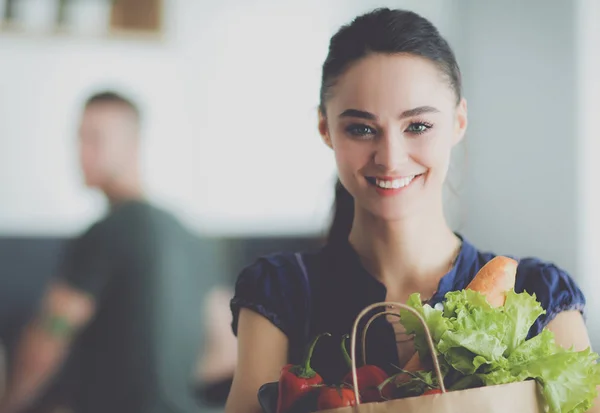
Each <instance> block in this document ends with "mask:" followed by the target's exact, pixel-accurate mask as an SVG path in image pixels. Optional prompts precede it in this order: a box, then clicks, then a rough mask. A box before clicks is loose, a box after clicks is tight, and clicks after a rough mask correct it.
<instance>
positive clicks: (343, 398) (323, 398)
mask: <svg viewBox="0 0 600 413" xmlns="http://www.w3.org/2000/svg"><path fill="white" fill-rule="evenodd" d="M354 405H356V400H355V398H354V391H353V390H352V389H350V388H348V387H344V386H334V387H323V388H321V391H320V393H319V399H318V400H317V409H319V410H326V409H336V408H338V407H347V406H354Z"/></svg>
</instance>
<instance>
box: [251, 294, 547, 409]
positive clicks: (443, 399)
mask: <svg viewBox="0 0 600 413" xmlns="http://www.w3.org/2000/svg"><path fill="white" fill-rule="evenodd" d="M392 307H397V308H402V309H405V310H407V311H410V312H411V313H412V314H414V315H415V316H416V317H417V318H418V319H419V321H420V322H421V323H422V324H423V326H424V330H425V335H426V339H427V344H428V346H429V349H430V351H431V354H436V353H435V347H434V344H433V339H432V338H431V333H430V332H429V328H428V327H427V324H426V323H425V320H424V319H423V317H421V315H420V314H419V313H418V311H416V310H414V309H413V308H411V307H408V306H406V305H404V304H401V303H393V302H382V303H376V304H373V305H370V306H368V307H367V308H365V309H364V310H363V311H362V312H361V313H360V314H359V315H358V317H357V318H356V321H355V322H354V326H353V328H352V334H351V356H350V358H351V360H352V376H353V389H354V397H355V403H356V406H352V407H342V408H338V409H329V410H319V413H320V412H327V413H333V412H335V413H543V412H545V407H546V403H545V401H544V398H543V396H542V393H541V391H540V388H539V385H538V383H537V382H536V381H533V380H529V381H523V382H519V383H511V384H502V385H496V386H486V387H479V388H475V389H468V390H456V391H451V392H448V391H446V389H445V387H444V382H443V379H442V373H441V370H440V365H439V361H438V360H437V358H436V357H433V358H432V362H433V371H434V373H435V374H436V376H437V378H438V382H439V383H440V390H441V391H442V393H441V394H431V395H427V396H419V397H409V398H404V399H396V400H390V401H386V402H379V403H360V397H359V394H358V386H357V385H356V382H357V373H356V347H357V346H356V340H357V331H358V325H359V322H360V321H361V319H362V318H364V317H365V316H366V315H367V314H368V313H369V312H371V311H372V310H373V309H376V308H386V309H389V308H392ZM385 315H393V316H400V314H398V313H395V312H391V311H389V310H384V311H381V312H379V313H376V314H375V315H373V316H372V317H371V318H370V319H369V320H368V321H367V323H366V324H365V327H364V330H363V332H362V337H361V339H362V345H363V346H362V349H363V354H362V356H363V360H362V361H363V364H367V363H366V360H365V354H366V351H364V350H365V345H366V333H367V330H368V328H369V326H370V325H371V323H372V322H373V321H374V320H375V319H376V318H377V317H380V316H385ZM311 395H312V397H307V398H304V399H303V400H301V401H300V402H299V403H297V404H296V405H294V406H292V409H291V411H289V412H286V413H309V412H314V411H316V400H312V399H316V394H311ZM277 397H278V394H277V383H267V384H265V385H264V386H263V387H262V388H261V390H260V391H259V394H258V398H259V401H260V404H261V406H262V408H263V411H264V412H265V413H275V411H276V405H277Z"/></svg>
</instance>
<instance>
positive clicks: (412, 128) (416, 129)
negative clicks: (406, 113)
mask: <svg viewBox="0 0 600 413" xmlns="http://www.w3.org/2000/svg"><path fill="white" fill-rule="evenodd" d="M432 126H433V125H431V124H428V123H424V122H414V123H411V124H410V125H408V128H406V130H407V131H408V132H410V133H415V134H417V135H420V134H422V133H425V132H427V131H428V130H429V129H431V127H432Z"/></svg>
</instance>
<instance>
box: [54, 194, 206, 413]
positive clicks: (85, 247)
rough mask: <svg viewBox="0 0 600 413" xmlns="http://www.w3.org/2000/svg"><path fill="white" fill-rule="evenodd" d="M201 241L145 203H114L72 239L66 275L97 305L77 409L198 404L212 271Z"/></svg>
mask: <svg viewBox="0 0 600 413" xmlns="http://www.w3.org/2000/svg"><path fill="white" fill-rule="evenodd" d="M199 246H200V243H199V238H197V237H195V236H193V235H192V234H190V233H189V232H188V231H187V230H186V229H185V228H184V227H183V226H182V225H181V224H180V223H179V222H178V221H177V220H176V219H175V218H174V217H173V216H172V215H170V214H169V213H167V212H165V211H163V210H160V209H158V208H156V207H153V206H151V205H150V204H148V203H145V202H141V201H135V202H133V201H131V202H126V203H123V204H120V205H118V206H116V207H114V208H113V209H112V211H111V213H110V214H109V215H108V216H107V217H106V218H104V219H103V220H101V221H99V222H97V223H96V224H95V225H93V226H92V227H91V228H90V229H89V230H88V231H86V232H85V233H84V234H83V235H81V236H80V237H79V238H77V239H75V240H74V241H73V242H72V243H71V244H70V245H69V247H68V248H67V251H66V255H65V257H64V261H63V264H64V265H63V267H62V274H61V276H62V277H63V279H64V280H65V281H66V282H67V283H68V284H69V285H70V286H72V287H73V288H75V289H78V290H81V291H84V292H86V293H88V294H90V295H92V296H93V297H94V298H95V300H96V304H97V312H96V314H95V317H94V318H93V320H92V321H91V322H90V324H89V325H88V326H86V328H85V329H84V330H83V331H82V333H81V335H80V336H79V337H78V339H77V340H76V343H75V346H74V347H75V348H74V350H75V360H76V366H77V376H78V380H77V382H78V383H77V385H76V387H77V388H76V390H75V401H74V404H75V405H74V406H73V407H74V409H75V411H76V412H78V413H91V412H103V413H106V412H115V413H120V412H127V413H137V412H140V413H142V412H144V413H146V412H161V413H162V412H193V411H197V410H199V407H198V405H197V404H196V403H195V401H194V400H193V393H192V388H193V379H192V374H193V369H194V365H195V360H196V358H197V355H198V351H199V344H200V343H199V341H200V330H201V319H200V309H201V302H202V299H203V294H204V293H205V292H206V291H207V290H208V289H209V287H210V284H211V281H210V279H211V278H212V277H210V276H208V277H207V276H205V275H204V274H203V254H202V251H200V250H199Z"/></svg>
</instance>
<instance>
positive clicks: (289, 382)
mask: <svg viewBox="0 0 600 413" xmlns="http://www.w3.org/2000/svg"><path fill="white" fill-rule="evenodd" d="M322 336H331V334H329V333H323V334H319V335H318V336H316V337H315V338H314V339H313V341H312V342H311V343H310V345H309V347H308V351H307V352H306V356H305V357H304V361H303V363H302V364H297V365H293V364H288V365H286V366H284V367H283V369H281V375H280V377H279V397H278V400H277V413H285V412H286V411H287V410H288V409H289V408H290V407H292V405H293V404H294V403H295V402H296V401H297V400H299V399H300V398H301V397H302V396H304V395H306V394H308V393H310V392H311V391H313V390H315V387H316V386H318V385H320V384H322V383H323V378H322V377H321V376H320V375H319V374H318V373H317V372H316V371H314V370H313V369H312V368H311V367H310V359H311V358H312V354H313V351H314V349H315V345H316V344H317V341H318V340H319V338H321V337H322Z"/></svg>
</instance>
